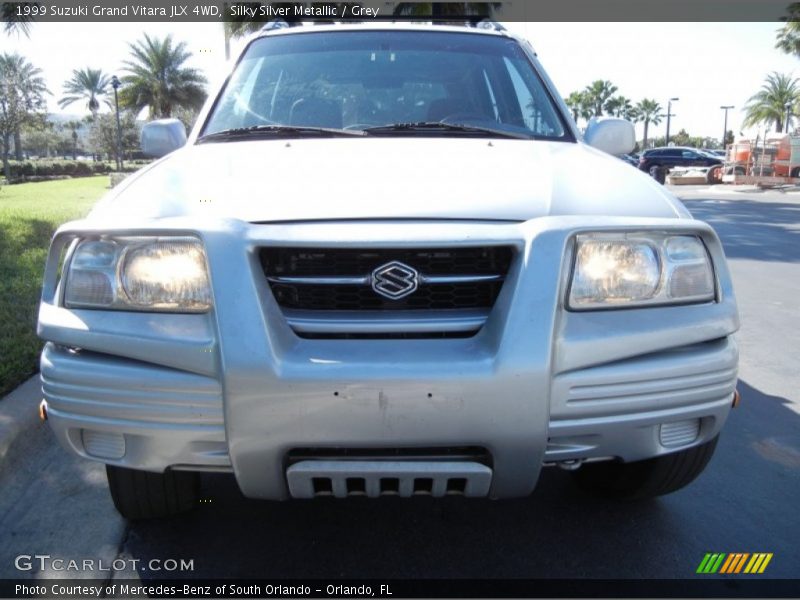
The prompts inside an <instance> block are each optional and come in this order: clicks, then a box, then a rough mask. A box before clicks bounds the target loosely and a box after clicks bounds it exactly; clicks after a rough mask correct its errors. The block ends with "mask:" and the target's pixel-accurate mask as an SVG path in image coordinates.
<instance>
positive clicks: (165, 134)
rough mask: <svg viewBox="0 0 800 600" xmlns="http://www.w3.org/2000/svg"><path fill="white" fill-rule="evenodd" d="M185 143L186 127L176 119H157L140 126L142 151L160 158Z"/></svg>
mask: <svg viewBox="0 0 800 600" xmlns="http://www.w3.org/2000/svg"><path fill="white" fill-rule="evenodd" d="M185 143H186V127H184V126H183V123H181V122H180V121H179V120H178V119H159V120H157V121H151V122H150V123H147V124H146V125H145V126H144V127H142V152H144V153H145V154H146V155H148V156H155V157H156V158H161V157H162V156H165V155H167V154H169V153H170V152H172V151H173V150H177V149H178V148H180V147H181V146H183V145H184V144H185Z"/></svg>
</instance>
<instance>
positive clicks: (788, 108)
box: [783, 102, 792, 133]
mask: <svg viewBox="0 0 800 600" xmlns="http://www.w3.org/2000/svg"><path fill="white" fill-rule="evenodd" d="M783 106H784V108H785V109H786V125H785V127H784V133H789V119H791V118H792V103H791V102H787V103H786V104H784V105H783Z"/></svg>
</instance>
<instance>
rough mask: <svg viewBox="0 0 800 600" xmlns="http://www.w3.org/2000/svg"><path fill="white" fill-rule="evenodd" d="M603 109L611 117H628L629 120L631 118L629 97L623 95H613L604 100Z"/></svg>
mask: <svg viewBox="0 0 800 600" xmlns="http://www.w3.org/2000/svg"><path fill="white" fill-rule="evenodd" d="M605 109H606V112H607V113H608V114H609V115H611V116H612V117H619V118H621V119H628V120H629V121H630V120H632V118H633V112H634V109H633V104H632V103H631V101H630V98H626V97H625V96H614V97H613V98H609V99H608V102H606V105H605Z"/></svg>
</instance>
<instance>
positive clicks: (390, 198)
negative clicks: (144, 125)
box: [89, 137, 688, 222]
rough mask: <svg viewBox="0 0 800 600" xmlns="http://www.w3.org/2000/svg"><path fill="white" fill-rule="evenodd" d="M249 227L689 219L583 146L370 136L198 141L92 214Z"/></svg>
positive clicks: (639, 176)
mask: <svg viewBox="0 0 800 600" xmlns="http://www.w3.org/2000/svg"><path fill="white" fill-rule="evenodd" d="M192 215H198V216H200V215H202V216H217V217H224V218H235V219H241V220H244V221H249V222H277V221H304V220H346V219H370V218H371V219H403V218H409V219H420V218H422V219H480V220H513V221H525V220H528V219H532V218H535V217H541V216H548V215H550V216H556V215H605V216H641V217H667V218H669V217H673V218H674V217H682V216H688V213H687V212H686V211H685V209H684V208H683V207H682V205H680V203H679V202H678V201H676V200H675V199H674V198H673V197H672V196H671V195H670V194H669V193H667V192H666V191H665V190H664V189H663V188H662V187H661V186H659V185H658V184H657V183H656V182H654V181H653V180H652V179H651V178H650V177H648V176H647V175H645V174H644V173H641V172H639V171H638V170H635V169H631V167H630V165H627V164H625V163H624V162H623V161H621V160H619V159H617V158H615V157H613V156H610V155H607V154H604V153H602V152H600V151H598V150H594V149H592V148H589V147H588V146H586V145H585V144H583V143H568V142H539V141H527V140H510V139H492V140H488V139H486V138H435V137H394V138H386V137H381V138H378V137H374V138H371V137H364V138H323V139H296V140H286V139H281V140H253V141H246V142H241V141H239V142H221V143H207V144H199V145H192V146H187V147H185V148H182V149H180V150H178V151H176V152H174V153H172V154H170V155H168V156H167V157H165V158H163V159H161V160H160V161H158V162H156V163H154V164H153V165H150V166H149V167H147V168H145V169H143V170H142V171H140V172H138V173H136V174H134V175H132V176H131V177H129V178H128V179H126V180H125V182H123V183H122V184H121V185H119V186H118V187H117V188H115V189H114V190H112V191H111V192H110V193H109V194H108V195H107V196H106V197H104V198H103V199H102V200H101V201H100V202H99V203H98V204H97V205H96V207H95V209H94V210H93V211H92V213H91V214H90V216H89V218H92V219H93V218H103V219H108V218H114V219H116V218H119V217H123V218H160V217H178V216H192Z"/></svg>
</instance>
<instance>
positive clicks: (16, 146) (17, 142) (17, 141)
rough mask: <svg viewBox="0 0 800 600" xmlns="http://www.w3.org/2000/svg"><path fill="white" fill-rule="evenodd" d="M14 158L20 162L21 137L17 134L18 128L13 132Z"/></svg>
mask: <svg viewBox="0 0 800 600" xmlns="http://www.w3.org/2000/svg"><path fill="white" fill-rule="evenodd" d="M14 158H16V159H17V160H22V158H23V157H22V136H21V135H20V134H19V127H17V129H16V131H14Z"/></svg>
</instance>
